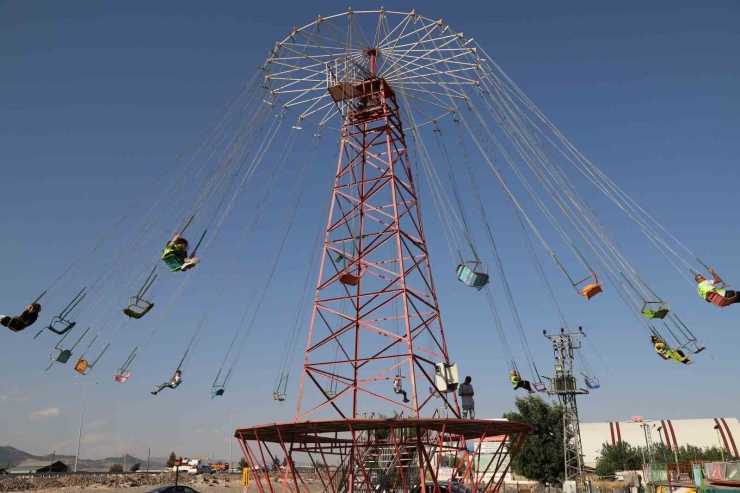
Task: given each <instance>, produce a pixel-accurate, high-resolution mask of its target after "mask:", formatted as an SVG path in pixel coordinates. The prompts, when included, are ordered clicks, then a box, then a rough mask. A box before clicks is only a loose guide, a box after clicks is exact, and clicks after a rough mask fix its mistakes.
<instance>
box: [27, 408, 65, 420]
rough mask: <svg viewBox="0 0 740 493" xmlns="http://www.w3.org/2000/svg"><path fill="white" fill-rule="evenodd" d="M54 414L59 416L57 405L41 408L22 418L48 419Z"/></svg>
mask: <svg viewBox="0 0 740 493" xmlns="http://www.w3.org/2000/svg"><path fill="white" fill-rule="evenodd" d="M55 416H59V408H58V407H50V408H48V409H42V410H41V411H34V412H32V413H31V414H29V415H27V416H26V417H25V418H24V419H25V420H26V421H48V420H50V419H51V418H53V417H55Z"/></svg>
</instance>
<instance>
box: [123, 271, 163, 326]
mask: <svg viewBox="0 0 740 493" xmlns="http://www.w3.org/2000/svg"><path fill="white" fill-rule="evenodd" d="M156 270H157V266H154V268H153V269H152V272H151V273H150V274H149V276H148V277H147V278H146V281H144V285H143V286H142V287H141V289H139V292H138V293H136V295H135V296H132V297H131V299H130V300H129V302H128V306H127V307H126V308H124V309H123V313H124V315H126V316H127V317H129V318H135V319H136V320H138V319H140V318H141V317H143V316H144V315H146V314H147V313H149V310H151V309H152V308H154V303H152V302H151V301H147V300H145V299H144V295H145V294H146V292H147V291H149V288H151V287H152V284H154V281H155V279H157V274H155V271H156Z"/></svg>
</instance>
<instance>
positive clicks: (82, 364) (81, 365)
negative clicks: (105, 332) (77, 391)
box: [75, 358, 89, 375]
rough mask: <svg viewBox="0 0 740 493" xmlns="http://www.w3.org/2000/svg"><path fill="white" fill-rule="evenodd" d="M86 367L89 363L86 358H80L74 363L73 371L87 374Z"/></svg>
mask: <svg viewBox="0 0 740 493" xmlns="http://www.w3.org/2000/svg"><path fill="white" fill-rule="evenodd" d="M88 368H89V364H88V362H87V360H86V359H82V358H80V360H79V361H78V362H77V364H75V371H76V372H77V373H80V374H82V375H87V374H88V373H89V372H88Z"/></svg>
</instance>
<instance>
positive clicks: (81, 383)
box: [74, 382, 98, 472]
mask: <svg viewBox="0 0 740 493" xmlns="http://www.w3.org/2000/svg"><path fill="white" fill-rule="evenodd" d="M97 384H98V382H77V383H75V385H82V386H83V390H82V412H80V431H79V433H78V434H77V453H76V454H75V470H74V472H77V461H78V460H79V459H80V442H81V441H82V420H83V419H84V418H85V396H86V394H87V386H88V385H97Z"/></svg>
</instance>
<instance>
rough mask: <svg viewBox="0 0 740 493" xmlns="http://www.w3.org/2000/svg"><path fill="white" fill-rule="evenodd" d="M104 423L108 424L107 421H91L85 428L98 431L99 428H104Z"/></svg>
mask: <svg viewBox="0 0 740 493" xmlns="http://www.w3.org/2000/svg"><path fill="white" fill-rule="evenodd" d="M106 423H108V421H106V420H104V419H99V420H97V421H93V422H92V423H90V424H89V425H87V427H88V428H90V429H91V430H99V429H100V428H102V427H103V426H105V425H106Z"/></svg>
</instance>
